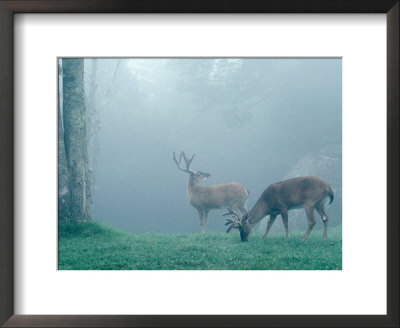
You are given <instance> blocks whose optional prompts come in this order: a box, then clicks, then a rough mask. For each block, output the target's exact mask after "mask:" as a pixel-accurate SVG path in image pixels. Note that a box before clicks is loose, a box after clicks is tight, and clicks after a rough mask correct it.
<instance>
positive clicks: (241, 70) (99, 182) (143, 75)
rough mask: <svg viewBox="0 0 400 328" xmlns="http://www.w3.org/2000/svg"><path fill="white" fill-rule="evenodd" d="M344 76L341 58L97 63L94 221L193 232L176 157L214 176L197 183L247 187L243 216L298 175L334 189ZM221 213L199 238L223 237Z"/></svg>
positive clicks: (193, 214)
mask: <svg viewBox="0 0 400 328" xmlns="http://www.w3.org/2000/svg"><path fill="white" fill-rule="evenodd" d="M91 65H92V61H91V60H90V59H88V60H86V61H85V69H86V72H85V76H86V80H87V84H88V83H89V82H90V76H91V74H92V70H91V67H92V66H91ZM341 71H342V68H341V60H340V59H250V58H248V59H238V58H231V59H215V58H214V59H122V60H118V59H98V60H97V72H96V85H97V89H96V94H95V97H96V109H97V112H96V113H95V114H93V113H92V114H91V115H92V116H93V117H94V119H92V120H91V122H92V123H91V124H92V127H91V131H92V132H93V131H94V132H93V135H92V137H91V143H90V151H91V160H92V161H91V167H92V168H93V170H94V173H95V190H94V195H93V199H94V209H93V214H94V219H95V220H98V221H101V222H105V223H107V224H110V225H113V226H117V227H119V228H122V229H124V230H128V231H131V232H149V231H158V232H198V231H199V230H200V227H199V221H198V218H197V212H196V210H195V209H194V208H192V207H191V206H190V204H189V202H188V198H187V191H186V187H187V182H188V175H187V174H186V173H184V172H182V171H179V170H178V169H177V167H176V165H175V163H174V162H173V161H172V152H173V151H176V152H178V153H179V152H180V151H181V150H184V151H186V153H187V154H188V155H191V154H192V153H193V152H195V153H196V156H195V159H194V161H193V163H192V167H193V168H194V169H198V170H201V171H205V172H209V173H211V177H210V178H209V180H207V181H205V182H203V185H212V184H218V183H225V182H231V181H236V182H240V183H242V184H244V185H245V186H246V187H247V188H248V189H249V190H250V193H251V194H250V198H249V200H248V207H249V208H251V207H252V206H253V205H254V203H255V201H256V200H257V199H258V197H259V195H260V194H261V192H262V191H263V190H264V189H265V188H266V187H267V186H268V185H269V184H270V183H273V182H277V181H280V180H282V179H283V178H284V177H287V176H288V175H289V176H290V175H293V174H300V175H301V174H303V173H302V172H310V173H307V174H315V175H319V176H322V177H323V178H325V179H327V181H328V182H329V183H331V185H332V187H333V188H334V190H338V191H339V192H341V142H342V137H341V136H342V130H341V124H342V107H341V104H342V96H341V92H342V91H341V90H342V86H341V80H342V73H341ZM314 172H315V173H314ZM336 199H338V200H336ZM335 202H336V204H334V205H335V206H336V207H332V208H331V209H329V210H328V214H330V216H331V220H332V222H336V223H337V222H340V221H341V217H340V216H341V197H337V198H335ZM223 211H224V210H223V209H222V210H216V211H212V212H210V216H209V219H208V222H207V225H206V230H213V231H223V230H224V225H223V222H224V220H223V217H222V216H221V214H223V213H224V212H223ZM332 214H335V215H332ZM332 216H334V218H332ZM303 220H304V222H302V223H303V224H304V226H305V225H306V219H305V218H304V219H303ZM289 223H290V217H289ZM275 225H279V226H281V223H278V224H275Z"/></svg>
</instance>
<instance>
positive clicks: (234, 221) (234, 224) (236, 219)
mask: <svg viewBox="0 0 400 328" xmlns="http://www.w3.org/2000/svg"><path fill="white" fill-rule="evenodd" d="M227 210H228V213H225V214H223V216H227V215H231V217H230V218H227V219H226V221H225V225H226V226H228V225H229V227H228V229H227V230H226V232H230V231H231V230H232V229H238V228H239V227H240V226H241V225H242V217H241V216H240V214H239V213H238V212H237V211H234V210H232V209H231V208H229V207H228V208H227Z"/></svg>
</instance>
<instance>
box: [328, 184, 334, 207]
mask: <svg viewBox="0 0 400 328" xmlns="http://www.w3.org/2000/svg"><path fill="white" fill-rule="evenodd" d="M327 193H328V196H329V204H332V202H333V199H334V198H335V197H334V195H333V190H332V188H331V187H330V186H328V190H327Z"/></svg>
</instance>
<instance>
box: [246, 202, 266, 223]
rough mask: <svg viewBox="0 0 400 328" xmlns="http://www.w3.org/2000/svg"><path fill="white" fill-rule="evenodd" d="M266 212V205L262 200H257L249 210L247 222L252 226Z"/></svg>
mask: <svg viewBox="0 0 400 328" xmlns="http://www.w3.org/2000/svg"><path fill="white" fill-rule="evenodd" d="M267 214H268V207H267V205H266V204H265V202H263V201H259V202H257V203H256V205H254V207H253V208H252V209H251V210H250V212H249V217H250V219H249V223H250V224H251V225H252V226H254V225H256V224H257V223H258V222H259V221H260V220H261V219H262V218H263V217H265V216H266V215H267Z"/></svg>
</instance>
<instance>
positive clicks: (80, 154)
mask: <svg viewBox="0 0 400 328" xmlns="http://www.w3.org/2000/svg"><path fill="white" fill-rule="evenodd" d="M62 71H63V113H62V114H63V122H62V123H63V127H64V145H65V155H66V162H67V167H68V202H67V203H68V205H67V207H68V220H69V221H72V222H85V221H88V220H90V218H91V212H90V177H89V169H88V139H87V131H86V107H85V90H84V79H83V76H84V62H83V59H78V58H66V59H63V60H62Z"/></svg>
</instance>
